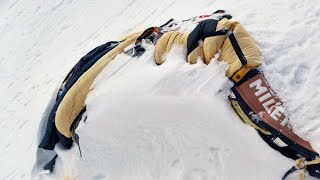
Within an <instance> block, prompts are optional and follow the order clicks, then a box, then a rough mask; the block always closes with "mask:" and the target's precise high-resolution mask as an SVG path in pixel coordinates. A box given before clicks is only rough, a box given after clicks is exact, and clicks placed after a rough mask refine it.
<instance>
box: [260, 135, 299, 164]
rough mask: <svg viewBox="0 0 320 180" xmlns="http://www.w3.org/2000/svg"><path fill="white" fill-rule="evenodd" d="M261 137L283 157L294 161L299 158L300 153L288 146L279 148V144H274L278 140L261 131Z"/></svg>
mask: <svg viewBox="0 0 320 180" xmlns="http://www.w3.org/2000/svg"><path fill="white" fill-rule="evenodd" d="M258 133H259V135H260V137H261V138H262V139H263V140H264V141H265V142H266V143H267V144H268V145H269V146H270V147H272V148H273V149H274V150H277V151H279V152H280V153H281V154H282V155H284V156H286V157H287V158H291V159H293V160H296V159H298V158H299V156H298V154H299V153H298V152H297V151H295V150H293V149H291V148H290V147H288V146H286V147H279V146H278V145H277V144H275V143H274V142H273V140H274V139H275V138H276V137H274V136H272V135H265V134H263V133H261V132H260V131H258Z"/></svg>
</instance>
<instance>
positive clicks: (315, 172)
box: [307, 164, 320, 179]
mask: <svg viewBox="0 0 320 180" xmlns="http://www.w3.org/2000/svg"><path fill="white" fill-rule="evenodd" d="M307 170H308V172H309V174H310V176H313V177H316V178H319V179H320V164H314V165H309V166H307Z"/></svg>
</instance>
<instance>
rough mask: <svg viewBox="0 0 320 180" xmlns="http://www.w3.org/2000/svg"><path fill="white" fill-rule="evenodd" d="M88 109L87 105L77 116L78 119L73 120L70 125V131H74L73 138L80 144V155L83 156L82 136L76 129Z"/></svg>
mask: <svg viewBox="0 0 320 180" xmlns="http://www.w3.org/2000/svg"><path fill="white" fill-rule="evenodd" d="M86 111H87V108H86V106H85V107H84V108H83V109H82V110H81V112H80V113H79V115H78V116H77V117H76V119H75V120H74V121H73V123H72V124H71V127H70V131H71V133H72V140H73V141H74V142H75V143H76V144H77V145H78V148H79V152H80V156H82V153H81V148H80V138H79V135H78V134H77V133H76V129H77V127H78V125H79V123H80V121H81V119H82V116H83V113H85V112H86Z"/></svg>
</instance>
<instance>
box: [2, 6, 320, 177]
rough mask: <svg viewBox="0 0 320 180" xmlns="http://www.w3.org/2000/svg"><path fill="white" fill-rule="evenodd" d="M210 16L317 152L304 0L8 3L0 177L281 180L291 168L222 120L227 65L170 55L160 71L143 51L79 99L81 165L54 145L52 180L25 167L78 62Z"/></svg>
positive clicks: (316, 69) (313, 25)
mask: <svg viewBox="0 0 320 180" xmlns="http://www.w3.org/2000/svg"><path fill="white" fill-rule="evenodd" d="M217 9H226V10H228V11H229V12H230V13H231V14H232V15H233V19H234V20H237V21H239V22H241V23H242V24H243V25H244V27H245V28H246V29H247V30H248V31H249V32H250V33H251V34H252V36H253V37H254V38H255V40H256V41H257V43H258V45H259V48H260V50H261V52H262V55H263V62H264V64H263V65H262V67H261V69H262V70H263V71H264V74H265V76H266V78H267V80H268V82H269V83H270V85H271V87H272V88H273V89H274V90H275V92H277V93H278V95H279V97H280V98H281V99H282V101H283V102H284V105H285V107H286V108H287V110H288V113H289V118H290V125H291V126H292V127H293V130H294V132H295V133H297V134H298V135H300V136H302V137H303V138H305V139H306V140H309V141H310V143H311V144H312V146H313V147H314V148H315V149H316V150H317V151H318V152H320V140H319V138H317V137H319V135H320V128H318V127H319V125H320V114H319V108H320V94H319V90H320V83H319V81H318V77H319V76H320V61H318V57H319V51H318V49H320V43H319V39H320V33H319V32H318V31H316V30H317V29H318V27H319V26H320V22H319V20H318V19H319V18H320V4H319V3H318V2H317V1H316V0H313V1H299V0H283V1H278V0H269V1H263V0H247V1H237V0H211V1H206V0H198V1H188V2H187V1H183V0H164V1H154V0H152V1H148V0H118V1H115V2H108V1H103V0H98V1H90V2H88V1H73V0H50V1H44V0H42V1H40V0H39V1H31V0H24V1H22V0H8V1H1V2H0V32H1V36H0V52H1V55H0V64H1V65H0V84H1V88H0V94H1V95H0V96H1V101H0V110H1V114H0V141H1V144H0V152H1V153H0V154H1V155H0V162H1V163H0V179H63V178H64V177H66V176H69V177H71V179H115V180H119V179H173V180H176V179H177V180H178V179H179V180H180V179H181V180H182V179H183V180H190V179H201V180H206V179H253V180H254V179H281V177H282V176H283V174H284V173H285V172H286V171H287V170H288V169H289V168H290V167H291V166H292V165H293V164H294V162H293V161H292V160H290V159H288V158H285V157H284V156H282V155H281V154H280V153H278V152H277V151H274V150H273V149H271V148H270V147H269V146H268V145H267V144H266V143H264V142H263V140H262V139H261V138H260V137H259V136H258V135H257V133H256V132H255V130H254V129H252V128H251V127H249V126H248V125H246V124H244V123H242V121H241V120H240V119H239V117H238V116H237V115H236V114H235V112H234V111H233V110H232V108H231V107H230V104H229V102H228V100H227V95H228V89H229V88H230V87H231V86H232V83H231V82H230V81H229V80H228V79H227V78H226V77H225V76H224V72H225V69H226V68H227V65H226V64H224V63H218V62H216V61H213V62H212V63H210V64H209V65H205V64H203V63H202V62H201V61H199V62H198V63H197V64H195V65H189V64H187V63H186V62H185V53H186V52H185V50H184V49H181V48H179V47H175V49H174V50H172V51H171V52H170V53H169V54H168V56H167V62H166V63H164V64H163V65H161V66H157V65H156V64H155V63H154V60H153V54H152V53H153V47H152V46H147V53H145V54H144V55H143V56H141V57H140V58H131V57H128V56H126V55H118V56H117V57H116V59H115V60H114V61H112V62H111V63H110V64H109V65H108V66H107V67H106V68H105V69H104V71H103V72H102V73H101V74H100V75H99V76H98V78H97V79H96V81H95V83H94V85H93V87H92V90H91V92H90V94H89V96H88V98H87V101H86V104H87V108H88V111H87V115H88V118H87V120H86V122H85V123H83V122H82V123H81V124H80V126H79V128H78V130H77V132H78V133H79V136H80V145H81V150H82V157H81V158H80V156H79V150H78V147H77V146H73V148H72V149H70V150H64V149H63V148H61V147H60V146H59V145H58V146H56V151H57V152H58V154H59V157H58V159H57V163H56V167H55V172H54V173H53V174H47V173H45V172H39V171H37V170H35V169H33V166H34V163H35V161H36V151H37V146H38V143H39V142H38V138H39V137H38V127H39V125H40V121H41V118H42V116H45V114H44V113H45V110H46V107H47V105H48V103H49V101H50V100H51V98H52V96H53V94H54V93H55V90H56V88H57V87H58V86H59V85H60V83H61V81H62V80H63V78H64V76H65V75H66V74H67V72H68V71H69V70H70V69H71V68H72V66H73V65H74V64H75V63H76V62H77V61H78V60H79V59H80V58H81V57H82V56H83V55H84V54H86V53H87V52H88V51H90V50H91V49H93V48H94V47H96V46H98V45H100V44H102V43H105V42H107V41H110V40H119V39H120V38H121V36H123V35H126V34H128V33H131V32H133V31H140V30H144V29H146V28H148V27H150V26H154V25H161V24H163V23H164V22H166V21H167V20H169V19H170V18H176V19H187V18H190V17H193V16H196V15H201V14H210V13H212V12H213V11H215V10H217ZM32 169H33V171H32ZM32 172H33V173H32ZM298 176H299V173H294V174H292V175H291V176H290V177H289V178H291V179H297V178H298ZM307 179H312V178H311V177H309V176H307Z"/></svg>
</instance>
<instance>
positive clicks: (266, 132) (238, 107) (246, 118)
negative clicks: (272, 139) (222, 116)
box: [231, 100, 271, 135]
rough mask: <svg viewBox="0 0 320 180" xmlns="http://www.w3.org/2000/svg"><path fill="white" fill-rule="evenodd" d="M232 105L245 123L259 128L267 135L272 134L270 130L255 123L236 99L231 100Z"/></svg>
mask: <svg viewBox="0 0 320 180" xmlns="http://www.w3.org/2000/svg"><path fill="white" fill-rule="evenodd" d="M231 106H232V108H233V109H234V110H235V111H236V113H237V114H238V115H239V116H240V117H241V119H242V120H243V121H244V122H245V123H247V124H248V125H250V126H251V127H253V128H255V129H257V130H259V131H260V132H262V133H263V134H265V135H271V133H270V132H269V131H267V130H264V129H262V128H260V127H258V126H257V125H256V124H255V123H253V122H252V120H251V119H250V118H249V117H248V116H247V115H246V114H245V113H244V111H243V110H242V108H241V107H240V105H239V103H238V102H237V101H236V100H231Z"/></svg>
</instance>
